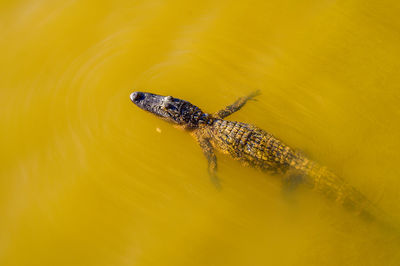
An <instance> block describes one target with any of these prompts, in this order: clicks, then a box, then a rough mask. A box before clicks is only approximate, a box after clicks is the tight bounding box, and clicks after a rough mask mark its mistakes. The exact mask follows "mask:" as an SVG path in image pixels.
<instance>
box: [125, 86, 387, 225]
mask: <svg viewBox="0 0 400 266" xmlns="http://www.w3.org/2000/svg"><path fill="white" fill-rule="evenodd" d="M258 94H259V92H254V93H252V94H250V95H248V96H245V97H241V98H239V99H238V100H236V101H235V102H234V103H233V104H231V105H229V106H227V107H225V108H224V109H222V110H220V111H218V112H216V113H213V114H208V113H205V112H203V111H202V110H201V109H200V108H199V107H197V106H195V105H193V104H191V103H190V102H188V101H184V100H181V99H177V98H174V97H172V96H161V95H156V94H152V93H146V92H134V93H132V94H131V95H130V98H131V100H132V102H133V103H134V104H136V105H137V106H138V107H140V108H141V109H143V110H145V111H148V112H150V113H152V114H155V115H157V116H159V117H160V118H162V119H164V120H166V121H168V122H171V123H174V124H176V125H178V126H180V127H182V128H184V129H185V130H187V131H189V132H190V133H191V134H192V135H193V136H194V137H195V138H196V140H197V141H198V143H199V144H200V147H201V148H202V150H203V152H204V155H205V156H206V158H207V161H208V171H209V174H210V176H211V180H212V182H213V183H214V184H215V186H216V187H217V188H220V182H219V179H218V177H217V158H216V155H215V151H216V150H217V151H219V152H221V153H224V154H228V155H230V156H231V157H232V158H234V159H235V160H239V161H241V162H242V164H243V165H246V166H252V167H254V168H257V169H260V170H262V171H266V172H269V173H273V174H277V175H279V176H281V177H282V182H283V184H284V186H288V187H293V186H297V185H299V184H304V185H306V186H307V187H309V188H311V189H313V190H315V191H317V192H319V193H320V194H322V195H324V196H325V197H326V198H328V199H329V200H331V201H334V202H336V203H338V204H339V205H342V206H343V207H344V208H345V209H347V210H349V211H351V212H353V213H355V214H357V215H358V216H360V217H361V218H362V219H364V220H366V221H375V222H377V223H379V224H382V225H384V226H385V227H391V226H390V224H391V223H390V222H388V220H389V219H388V218H387V215H386V214H384V213H383V212H382V211H381V210H380V209H379V208H377V207H376V206H375V205H374V204H372V202H370V201H369V200H368V199H367V198H366V197H365V196H364V195H363V194H362V193H361V192H359V191H358V190H357V189H355V188H354V187H353V186H351V185H350V184H348V183H347V182H346V181H345V180H344V179H342V178H340V177H338V176H337V175H335V174H334V173H332V172H331V171H329V170H328V169H327V168H326V167H324V166H320V165H319V164H318V163H316V162H314V161H312V160H310V159H308V158H307V157H306V156H304V155H303V154H302V153H301V152H298V151H296V150H294V149H292V148H291V147H289V146H287V145H286V144H284V143H283V142H282V141H280V140H279V139H277V138H276V137H274V136H273V135H272V134H270V133H268V132H266V131H264V130H262V129H260V128H258V127H256V126H254V125H250V124H246V123H241V122H235V121H228V120H225V118H226V117H228V116H229V115H231V114H233V113H234V112H236V111H238V110H240V109H241V108H242V107H243V106H244V105H245V104H246V103H247V102H248V101H249V100H251V99H253V98H254V97H255V96H257V95H258Z"/></svg>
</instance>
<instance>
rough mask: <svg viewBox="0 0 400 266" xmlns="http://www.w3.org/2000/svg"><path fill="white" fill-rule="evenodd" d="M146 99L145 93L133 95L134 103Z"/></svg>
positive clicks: (138, 92) (134, 93) (137, 92)
mask: <svg viewBox="0 0 400 266" xmlns="http://www.w3.org/2000/svg"><path fill="white" fill-rule="evenodd" d="M143 99H144V93H143V92H140V91H135V92H133V93H131V100H132V102H138V101H141V100H143Z"/></svg>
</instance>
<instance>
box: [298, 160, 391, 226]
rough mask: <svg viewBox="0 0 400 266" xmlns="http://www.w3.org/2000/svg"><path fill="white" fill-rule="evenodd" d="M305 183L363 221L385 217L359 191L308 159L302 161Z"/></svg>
mask: <svg viewBox="0 0 400 266" xmlns="http://www.w3.org/2000/svg"><path fill="white" fill-rule="evenodd" d="M302 164H303V166H302V168H303V171H304V172H305V176H306V183H307V184H308V185H309V186H310V187H311V188H312V189H314V190H315V191H317V192H319V193H320V194H322V195H324V196H325V197H326V198H328V199H329V200H331V201H334V202H336V203H337V204H339V205H342V206H343V207H344V208H345V209H347V210H349V211H350V212H353V213H356V214H357V215H358V216H360V217H361V218H363V219H365V220H369V221H374V220H377V218H378V217H379V218H383V217H384V216H385V215H384V214H383V212H382V211H381V210H380V209H379V208H377V207H376V206H375V205H374V204H373V203H372V202H371V201H369V200H368V199H367V198H366V197H365V196H364V195H363V194H362V193H361V192H360V191H358V190H357V189H355V188H354V187H353V186H351V185H350V184H348V183H347V182H346V181H345V180H343V179H342V178H340V177H338V176H337V175H335V174H334V173H332V172H331V171H329V170H328V169H327V168H326V167H324V166H320V165H319V164H317V163H316V162H313V161H310V160H308V159H305V160H303V163H302Z"/></svg>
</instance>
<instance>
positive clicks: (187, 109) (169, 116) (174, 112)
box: [130, 91, 209, 129]
mask: <svg viewBox="0 0 400 266" xmlns="http://www.w3.org/2000/svg"><path fill="white" fill-rule="evenodd" d="M130 98H131V100H132V102H133V103H134V104H136V105H137V106H138V107H139V108H141V109H143V110H145V111H148V112H150V113H152V114H155V115H157V116H159V117H161V118H163V119H164V120H166V121H168V122H171V123H174V124H178V125H181V126H184V127H185V128H187V129H194V128H196V127H198V126H199V124H201V123H207V121H208V119H209V115H208V114H205V113H203V111H201V110H200V108H198V107H197V106H195V105H193V104H191V103H190V102H187V101H184V100H181V99H177V98H174V97H172V96H162V95H157V94H153V93H148V92H140V91H136V92H133V93H131V95H130Z"/></svg>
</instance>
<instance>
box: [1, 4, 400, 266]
mask: <svg viewBox="0 0 400 266" xmlns="http://www.w3.org/2000/svg"><path fill="white" fill-rule="evenodd" d="M399 3H400V2H399V1H397V0H386V1H378V0H346V1H344V0H343V1H333V0H331V1H329V0H325V1H321V0H307V1H294V0H291V1H288V0H272V1H262V0H260V1H196V2H195V1H173V0H168V1H161V0H151V1H147V0H145V1H129V0H126V1H122V0H121V1H105V0H102V1H100V0H97V1H73V0H69V1H52V0H19V1H7V0H6V1H1V2H0V58H1V60H0V106H1V107H0V146H1V153H0V217H1V218H0V265H4V266H8V265H18V266H22V265H40V266H45V265H57V266H58V265H60V266H61V265H74V266H75V265H96V266H97V265H174V266H178V265H230V266H233V265H399V264H400V252H399V250H400V245H399V241H398V240H396V239H395V238H394V237H393V235H392V234H390V233H388V232H384V231H383V230H380V229H379V228H376V227H375V226H371V225H367V224H365V222H363V221H362V220H360V219H359V218H357V217H354V216H353V215H351V214H349V213H346V212H345V211H343V210H342V209H341V208H339V207H337V206H336V207H335V206H332V205H331V204H330V203H329V202H327V201H326V200H324V199H323V198H322V197H319V196H318V195H315V194H313V193H312V192H310V191H308V190H305V189H304V190H303V189H300V190H299V191H297V192H294V193H293V195H290V197H289V198H288V197H285V196H283V195H282V194H283V193H282V191H281V184H280V183H279V182H278V181H277V178H276V177H271V176H269V175H266V174H263V173H260V172H257V171H256V170H254V169H250V168H244V167H242V166H241V165H240V164H239V163H238V162H235V161H233V160H231V159H230V158H227V157H224V156H222V155H219V156H218V160H219V176H220V178H221V179H222V181H223V189H222V191H217V190H216V189H215V188H214V187H213V185H212V184H211V182H210V181H209V178H208V174H207V170H206V161H205V159H204V158H203V155H202V153H201V150H200V148H199V147H198V145H197V144H196V142H195V141H194V140H193V139H192V138H191V137H190V136H189V134H187V133H186V132H184V131H179V130H176V129H175V128H173V127H172V126H171V125H169V124H167V123H165V122H163V121H161V120H158V118H156V117H153V116H152V115H150V114H147V113H145V112H143V111H142V110H140V109H138V108H137V107H135V106H134V105H133V104H132V103H131V102H130V100H129V94H130V93H131V92H132V91H134V90H143V91H150V92H154V93H159V94H164V95H173V96H175V97H179V98H182V99H185V100H188V101H191V102H192V103H194V104H196V105H198V106H199V107H201V108H202V109H203V110H205V111H209V112H213V111H216V110H218V109H219V108H221V107H223V106H225V105H227V104H230V103H232V102H233V101H234V100H235V99H236V98H237V97H240V96H242V95H245V94H247V93H249V92H251V91H254V90H255V89H259V90H261V92H262V95H260V96H259V97H258V100H257V101H252V102H251V103H249V104H248V105H247V106H246V107H245V108H243V110H241V111H240V112H238V113H236V114H234V115H233V116H232V117H231V119H233V120H238V121H243V122H249V123H252V124H256V125H258V126H259V127H261V128H263V129H265V130H267V131H269V132H271V133H273V134H274V135H276V136H277V137H279V138H280V139H282V140H284V141H285V142H286V143H288V144H289V145H291V146H292V147H295V148H298V149H300V150H302V151H303V152H304V153H305V154H307V155H308V156H309V157H311V158H313V159H314V160H316V161H318V162H320V163H321V164H323V165H327V166H328V167H329V168H330V169H331V170H332V171H334V172H335V173H337V174H339V175H340V176H342V177H343V178H344V179H346V180H348V181H349V182H350V183H351V184H353V185H354V186H355V187H357V188H358V189H359V190H361V191H362V192H363V193H364V194H365V195H366V196H367V197H368V198H369V199H370V200H371V201H373V202H374V203H375V204H377V205H378V206H379V207H380V208H382V209H383V210H384V211H386V212H387V213H390V214H391V215H392V216H393V217H394V218H395V219H397V220H400V207H399V204H398V202H399V199H400V170H399V159H400V140H399V139H400V123H399V122H400V110H399V104H400V75H399V69H400V48H399V47H400V19H399V12H400V4H399Z"/></svg>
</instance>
